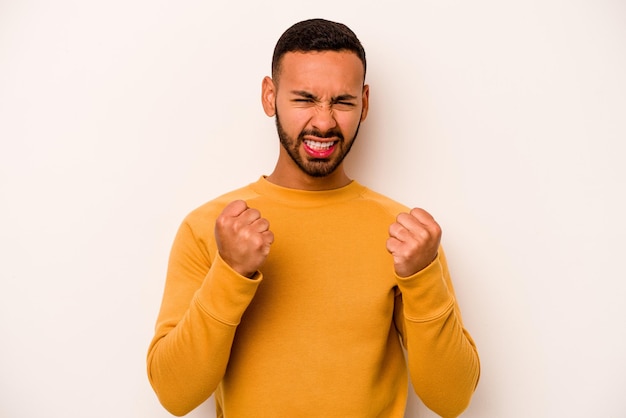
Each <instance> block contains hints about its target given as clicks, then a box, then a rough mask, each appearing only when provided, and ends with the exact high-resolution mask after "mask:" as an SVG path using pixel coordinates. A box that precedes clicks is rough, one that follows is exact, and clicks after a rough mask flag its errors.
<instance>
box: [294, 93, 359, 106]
mask: <svg viewBox="0 0 626 418" xmlns="http://www.w3.org/2000/svg"><path fill="white" fill-rule="evenodd" d="M291 94H295V95H296V96H300V97H304V98H306V99H311V100H313V101H316V102H319V101H320V98H319V97H317V96H316V95H314V94H313V93H309V92H308V91H305V90H292V91H291ZM356 99H358V97H357V96H353V95H351V94H340V95H339V96H337V97H332V98H331V99H330V103H331V104H333V103H337V102H342V101H345V100H356Z"/></svg>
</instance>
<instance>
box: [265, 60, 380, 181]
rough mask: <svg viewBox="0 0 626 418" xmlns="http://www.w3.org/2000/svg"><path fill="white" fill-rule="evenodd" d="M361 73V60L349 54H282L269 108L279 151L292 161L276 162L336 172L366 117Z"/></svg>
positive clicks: (317, 172) (315, 173)
mask: <svg viewBox="0 0 626 418" xmlns="http://www.w3.org/2000/svg"><path fill="white" fill-rule="evenodd" d="M363 77H364V74H363V64H362V63H361V61H360V60H359V58H358V57H357V56H356V54H354V53H352V52H334V51H324V52H308V53H301V52H290V53H287V54H286V55H285V56H284V57H283V58H282V61H281V65H280V73H279V76H278V80H276V81H275V82H276V84H274V89H275V90H274V109H273V111H274V113H275V115H276V127H277V130H278V136H279V138H280V142H281V144H282V146H283V152H282V153H283V154H285V153H286V154H287V155H288V156H289V157H290V158H289V159H290V160H291V161H289V159H286V158H284V157H283V161H282V162H281V159H280V158H279V164H283V165H284V166H285V167H287V168H289V169H294V164H295V167H297V169H299V170H300V171H302V172H303V173H305V174H306V175H308V176H311V177H325V176H328V175H329V174H331V173H333V172H335V170H336V169H337V168H338V167H339V166H340V165H341V163H342V162H343V159H344V158H345V156H346V155H347V154H348V152H349V151H350V148H351V147H352V144H353V143H354V140H355V138H356V135H357V133H358V130H359V125H360V123H361V121H362V120H364V119H365V116H366V115H367V105H368V93H369V90H368V87H367V86H364V85H363ZM266 112H267V108H266ZM268 114H269V113H268ZM285 160H287V161H285Z"/></svg>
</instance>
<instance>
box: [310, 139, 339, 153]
mask: <svg viewBox="0 0 626 418" xmlns="http://www.w3.org/2000/svg"><path fill="white" fill-rule="evenodd" d="M304 142H305V143H306V145H307V146H308V147H309V148H312V149H315V150H320V151H321V150H327V149H329V148H330V147H332V146H333V144H334V143H335V142H334V141H332V142H318V141H311V140H306V141H304Z"/></svg>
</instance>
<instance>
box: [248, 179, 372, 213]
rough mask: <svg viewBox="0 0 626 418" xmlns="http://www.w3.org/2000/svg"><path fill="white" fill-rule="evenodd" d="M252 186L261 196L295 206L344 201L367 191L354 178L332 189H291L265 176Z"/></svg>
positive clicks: (320, 204) (311, 205) (312, 205)
mask: <svg viewBox="0 0 626 418" xmlns="http://www.w3.org/2000/svg"><path fill="white" fill-rule="evenodd" d="M250 187H251V188H252V190H254V191H255V192H256V193H258V194H259V195H261V196H264V197H267V198H269V199H272V200H275V201H278V202H280V203H282V204H285V205H287V206H293V207H314V206H323V205H328V204H333V203H339V202H344V201H347V200H351V199H355V198H358V197H359V196H361V195H362V193H363V192H364V191H365V187H364V186H362V185H361V184H359V183H358V182H356V181H354V180H353V181H351V182H350V183H349V184H348V185H346V186H344V187H340V188H338V189H331V190H319V191H310V190H299V189H289V188H287V187H282V186H278V185H276V184H274V183H271V182H269V181H268V180H267V179H266V178H265V176H262V177H261V178H260V179H259V180H258V181H257V182H256V183H252V184H251V185H250Z"/></svg>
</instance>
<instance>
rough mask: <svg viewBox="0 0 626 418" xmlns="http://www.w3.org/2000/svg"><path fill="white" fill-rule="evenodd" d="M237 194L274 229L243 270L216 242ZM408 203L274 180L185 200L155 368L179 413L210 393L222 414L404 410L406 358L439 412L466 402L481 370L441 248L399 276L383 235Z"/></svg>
mask: <svg viewBox="0 0 626 418" xmlns="http://www.w3.org/2000/svg"><path fill="white" fill-rule="evenodd" d="M236 199H243V200H245V201H246V202H247V204H248V206H249V207H252V208H256V209H258V210H259V211H260V212H261V214H262V216H263V217H265V218H266V219H268V220H269V222H270V229H271V230H272V231H273V233H274V236H275V241H274V243H273V244H272V247H271V251H270V255H269V256H268V258H267V260H266V262H265V264H263V266H262V267H261V269H260V271H259V272H258V273H257V275H256V276H255V277H253V278H252V279H248V278H246V277H243V276H241V275H239V274H237V273H236V272H235V271H233V270H232V269H231V268H230V267H229V266H228V265H227V264H226V263H225V262H224V261H223V260H222V259H221V258H220V256H219V254H218V253H217V247H216V243H215V238H214V233H213V229H214V224H215V219H216V218H217V216H218V215H219V214H220V213H221V211H222V209H223V208H224V206H226V205H227V204H228V203H230V202H231V201H233V200H236ZM407 210H408V208H406V207H404V206H402V205H400V204H398V203H396V202H394V201H392V200H390V199H388V198H386V197H384V196H382V195H380V194H377V193H375V192H373V191H371V190H369V189H367V188H365V187H363V186H362V185H360V184H358V183H357V182H352V183H350V184H349V185H348V186H346V187H343V188H340V189H336V190H329V191H314V192H312V191H302V190H293V189H286V188H282V187H279V186H276V185H274V184H272V183H270V182H268V181H267V180H266V179H264V178H261V179H259V181H257V182H255V183H253V184H251V185H249V186H247V187H244V188H242V189H239V190H236V191H234V192H231V193H228V194H226V195H224V196H222V197H220V198H218V199H216V200H214V201H212V202H209V203H207V204H205V205H203V206H201V207H200V208H198V209H196V210H195V211H193V212H191V213H190V214H189V215H188V216H187V217H186V219H185V220H184V222H183V224H182V225H181V226H180V229H179V231H178V233H177V236H176V238H175V241H174V244H173V247H172V252H171V255H170V260H169V267H168V273H167V280H166V285H165V291H164V295H163V301H162V306H161V311H160V313H159V317H158V321H157V325H156V332H155V336H154V339H153V340H152V343H151V344H150V348H149V352H148V375H149V379H150V382H151V384H152V386H153V388H154V390H155V392H156V394H157V396H158V397H159V400H160V401H161V403H162V404H163V405H164V406H165V408H166V409H168V410H169V411H170V412H171V413H173V414H175V415H184V414H186V413H188V412H189V411H191V410H192V409H194V408H195V407H197V406H198V405H199V404H201V403H202V402H203V401H205V400H206V399H207V398H208V397H209V396H210V395H211V394H212V393H214V392H215V399H216V404H217V416H218V417H226V418H248V417H250V418H263V417H271V418H303V417H324V418H334V417H336V418H349V417H354V418H368V417H384V418H389V417H392V418H393V417H398V418H401V417H403V416H404V410H405V405H406V399H407V387H408V383H407V367H406V364H407V363H406V361H405V357H404V351H403V347H402V343H403V344H404V346H405V347H406V352H407V354H408V365H409V371H410V374H411V379H412V382H413V386H414V388H415V391H416V393H417V394H418V395H419V396H420V397H421V399H422V400H423V401H424V403H425V404H426V405H427V406H428V407H429V408H431V409H432V410H433V411H435V412H436V413H438V414H439V415H441V416H444V417H453V416H457V415H459V414H460V413H461V412H462V411H463V410H464V409H465V408H466V407H467V405H468V404H469V401H470V398H471V396H472V394H473V392H474V389H475V387H476V384H477V381H478V376H479V359H478V355H477V353H476V349H475V346H474V343H473V341H472V339H471V337H470V336H469V334H468V333H467V332H466V330H465V329H464V328H463V324H462V321H461V315H460V312H459V309H458V305H457V303H456V301H455V297H454V291H453V288H452V283H451V281H450V277H449V273H448V269H447V266H446V261H445V257H444V254H443V251H440V252H439V255H438V257H437V259H436V260H435V261H434V262H433V263H432V264H431V265H430V266H428V267H426V268H425V269H424V270H422V271H421V272H419V273H417V274H415V275H414V276H411V277H407V278H400V277H397V276H396V275H395V273H394V269H393V259H392V257H391V255H390V254H389V253H388V252H387V250H386V247H385V243H386V240H387V237H388V228H389V225H391V223H393V222H394V221H395V218H396V216H397V214H398V213H399V212H401V211H407Z"/></svg>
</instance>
